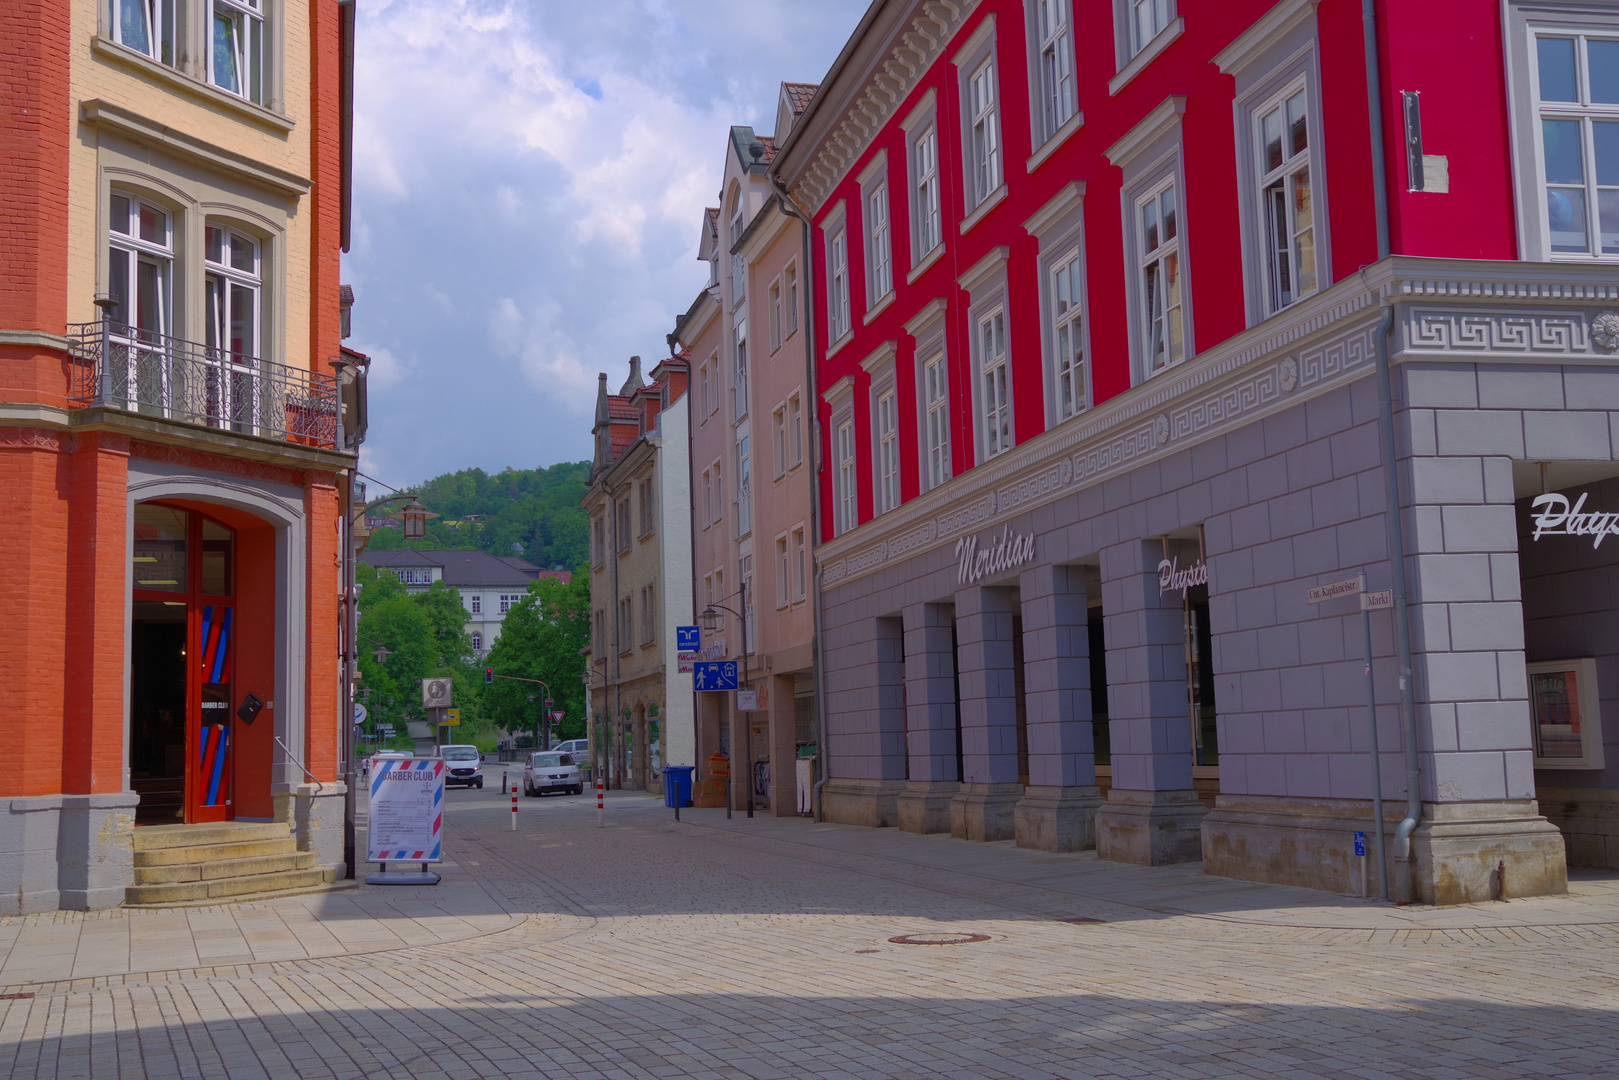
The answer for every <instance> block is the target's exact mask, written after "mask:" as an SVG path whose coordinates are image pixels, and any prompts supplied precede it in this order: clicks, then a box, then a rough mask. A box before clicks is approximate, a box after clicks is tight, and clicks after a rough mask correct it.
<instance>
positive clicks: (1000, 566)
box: [956, 525, 1034, 585]
mask: <svg viewBox="0 0 1619 1080" xmlns="http://www.w3.org/2000/svg"><path fill="white" fill-rule="evenodd" d="M1033 561H1034V534H1033V533H1014V532H1013V531H1012V527H1011V526H1010V525H1008V526H1007V527H1006V528H1005V529H1002V530H1001V535H999V536H997V537H996V538H995V540H994V541H993V542H992V543H989V544H986V545H985V546H984V549H983V550H982V551H980V550H979V548H978V537H976V536H963V537H962V538H961V539H960V540H957V541H956V566H957V571H958V575H957V579H958V580H959V581H960V582H961V584H963V585H971V584H973V583H974V582H977V581H980V580H982V579H984V578H986V577H989V576H990V575H991V574H998V573H1000V572H1001V571H1002V570H1010V569H1012V568H1013V567H1014V566H1022V565H1023V564H1024V563H1028V562H1033Z"/></svg>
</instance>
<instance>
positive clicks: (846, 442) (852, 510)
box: [833, 415, 860, 536]
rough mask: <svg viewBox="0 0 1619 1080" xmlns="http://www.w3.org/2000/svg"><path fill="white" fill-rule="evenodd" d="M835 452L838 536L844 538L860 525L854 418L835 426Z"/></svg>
mask: <svg viewBox="0 0 1619 1080" xmlns="http://www.w3.org/2000/svg"><path fill="white" fill-rule="evenodd" d="M833 430H834V442H835V446H834V450H835V452H836V456H837V461H836V467H837V471H836V472H835V473H834V479H835V480H836V482H837V489H838V491H837V509H838V513H837V534H838V535H839V536H842V535H843V534H844V533H846V532H850V531H852V530H854V529H855V528H858V527H859V525H860V481H859V466H858V464H857V455H856V451H855V437H854V417H853V416H852V415H850V416H845V417H843V418H842V419H841V420H840V421H839V422H838V423H837V425H836V426H835V428H834V429H833Z"/></svg>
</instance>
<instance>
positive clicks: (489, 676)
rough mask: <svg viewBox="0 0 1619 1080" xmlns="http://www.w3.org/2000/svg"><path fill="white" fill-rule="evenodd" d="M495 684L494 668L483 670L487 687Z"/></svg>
mask: <svg viewBox="0 0 1619 1080" xmlns="http://www.w3.org/2000/svg"><path fill="white" fill-rule="evenodd" d="M494 683H495V669H494V668H492V667H486V668H484V669H483V684H484V685H485V686H493V685H494Z"/></svg>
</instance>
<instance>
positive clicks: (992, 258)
mask: <svg viewBox="0 0 1619 1080" xmlns="http://www.w3.org/2000/svg"><path fill="white" fill-rule="evenodd" d="M1011 253H1012V249H1011V248H1009V247H1007V246H1006V245H1005V244H999V245H997V246H995V247H992V248H990V249H989V251H987V252H986V253H985V254H984V257H983V258H982V259H979V260H978V261H977V262H975V263H973V265H972V268H971V269H969V270H967V271H966V272H965V273H963V274H962V275H961V276H960V277H958V278H956V284H957V285H959V286H961V291H962V292H965V293H966V294H968V295H969V296H971V295H972V291H973V290H974V289H976V288H978V286H980V285H982V284H983V283H984V279H985V278H987V277H989V275H991V274H993V273H994V272H995V271H997V270H999V269H1000V268H1001V267H1003V266H1005V265H1006V260H1007V257H1008V256H1010V255H1011Z"/></svg>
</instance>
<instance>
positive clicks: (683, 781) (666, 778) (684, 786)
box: [663, 765, 697, 809]
mask: <svg viewBox="0 0 1619 1080" xmlns="http://www.w3.org/2000/svg"><path fill="white" fill-rule="evenodd" d="M696 768H697V767H696V766H695V765H665V766H664V767H663V805H665V806H667V807H670V808H671V809H678V808H679V807H682V806H690V805H691V774H692V773H693V772H694V771H695V770H696ZM677 800H678V801H677Z"/></svg>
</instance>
